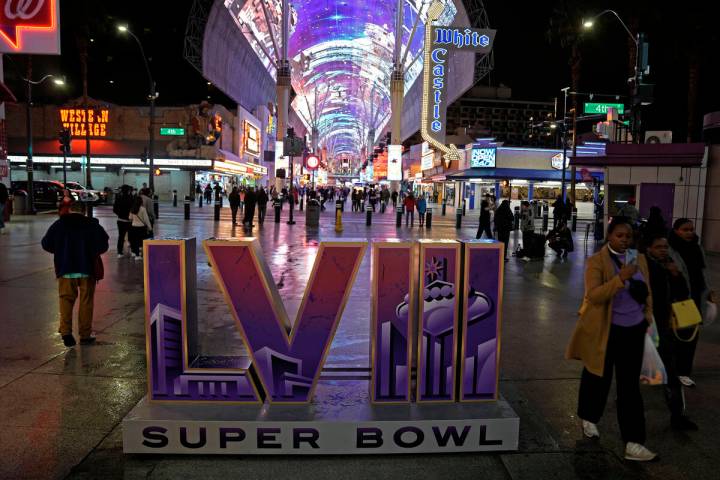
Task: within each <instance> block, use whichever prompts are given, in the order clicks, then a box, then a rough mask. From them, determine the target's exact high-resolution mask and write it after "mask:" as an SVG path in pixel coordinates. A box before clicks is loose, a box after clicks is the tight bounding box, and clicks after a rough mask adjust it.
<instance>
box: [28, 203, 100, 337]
mask: <svg viewBox="0 0 720 480" xmlns="http://www.w3.org/2000/svg"><path fill="white" fill-rule="evenodd" d="M108 238H109V237H108V234H107V233H106V232H105V229H103V227H102V226H100V223H99V222H98V220H97V219H96V218H90V217H86V216H85V205H84V204H83V203H81V202H73V203H72V204H71V205H70V213H68V214H67V215H63V216H62V217H60V218H59V219H58V220H56V221H55V223H53V224H52V225H51V226H50V228H49V229H48V231H47V233H46V234H45V236H44V237H43V239H42V248H43V250H45V251H46V252H49V253H52V254H53V257H54V258H53V262H54V264H55V276H56V277H57V281H58V296H59V300H60V327H59V329H58V332H59V333H60V336H61V337H62V340H63V343H64V344H65V346H66V347H72V346H74V345H75V343H76V342H75V337H74V336H73V334H72V312H73V308H74V307H75V301H76V300H78V299H79V300H80V305H79V308H78V330H79V333H80V343H81V344H83V345H87V344H91V343H93V342H95V337H94V336H93V334H92V320H93V302H94V298H95V284H96V283H97V282H98V281H99V280H100V279H101V278H102V276H103V275H102V271H103V270H102V260H101V259H100V255H101V254H103V253H105V252H107V250H108Z"/></svg>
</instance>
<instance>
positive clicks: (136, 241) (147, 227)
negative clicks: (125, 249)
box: [128, 195, 152, 260]
mask: <svg viewBox="0 0 720 480" xmlns="http://www.w3.org/2000/svg"><path fill="white" fill-rule="evenodd" d="M130 222H131V223H130V232H129V235H128V236H129V237H130V251H131V252H132V257H133V258H134V259H135V260H142V256H141V253H140V247H142V241H143V240H145V239H146V238H148V237H150V235H151V234H152V223H150V217H149V216H148V214H147V210H145V207H144V206H143V199H142V198H141V197H140V195H137V196H135V199H134V200H133V206H132V208H131V209H130Z"/></svg>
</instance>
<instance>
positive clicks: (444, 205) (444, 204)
mask: <svg viewBox="0 0 720 480" xmlns="http://www.w3.org/2000/svg"><path fill="white" fill-rule="evenodd" d="M446 208H447V204H446V203H445V202H444V201H443V204H442V212H441V214H442V216H443V217H444V216H445V209H446Z"/></svg>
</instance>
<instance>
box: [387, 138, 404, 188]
mask: <svg viewBox="0 0 720 480" xmlns="http://www.w3.org/2000/svg"><path fill="white" fill-rule="evenodd" d="M387 179H388V180H390V181H391V182H394V181H397V182H399V181H401V180H402V145H390V146H388V167H387Z"/></svg>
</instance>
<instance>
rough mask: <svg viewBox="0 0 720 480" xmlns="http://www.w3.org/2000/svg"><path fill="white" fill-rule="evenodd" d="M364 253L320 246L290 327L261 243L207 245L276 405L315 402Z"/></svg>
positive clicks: (347, 246) (349, 246)
mask: <svg viewBox="0 0 720 480" xmlns="http://www.w3.org/2000/svg"><path fill="white" fill-rule="evenodd" d="M366 247H367V244H366V243H365V242H323V243H321V244H320V248H319V250H318V253H317V257H316V258H315V264H314V265H313V269H312V272H311V273H310V279H309V281H308V285H307V289H306V291H305V295H304V296H303V300H302V303H301V305H300V309H299V311H298V316H297V319H296V320H295V322H294V323H293V324H292V327H291V326H290V323H289V321H288V316H287V313H286V311H285V307H284V305H283V302H282V299H281V298H280V294H279V292H278V290H277V287H276V286H275V282H274V281H273V278H272V275H271V273H270V269H269V268H268V266H267V263H266V262H265V259H264V257H263V255H262V251H261V250H260V246H259V243H258V241H257V239H249V238H245V239H239V240H237V241H230V240H208V241H206V242H205V249H206V250H207V253H208V257H209V258H210V263H211V264H212V268H213V270H214V272H215V275H216V277H217V279H218V282H219V283H220V286H221V288H222V290H223V293H224V294H225V297H226V300H227V302H228V304H229V305H230V309H231V311H232V313H233V316H234V317H235V320H236V323H237V326H238V329H239V330H240V333H241V335H242V337H243V339H244V340H245V344H246V345H247V347H248V349H249V350H250V356H251V358H252V365H253V368H254V370H255V372H256V373H257V376H258V378H259V379H260V382H261V383H262V386H263V389H264V391H265V394H266V395H267V398H268V400H269V401H270V402H271V403H272V402H277V403H279V402H283V403H306V402H309V401H310V399H311V398H312V394H313V391H314V389H315V385H316V384H317V381H318V378H319V376H320V371H321V369H322V365H323V363H324V362H325V357H326V355H327V352H328V350H329V348H330V343H332V339H333V336H334V335H335V330H336V329H337V325H338V323H339V322H340V318H341V317H342V313H343V310H344V309H345V304H346V303H347V299H348V296H349V295H350V289H351V287H352V285H353V283H354V282H355V276H356V275H357V271H358V268H359V267H360V263H361V261H362V258H363V255H364V253H365V249H366Z"/></svg>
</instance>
